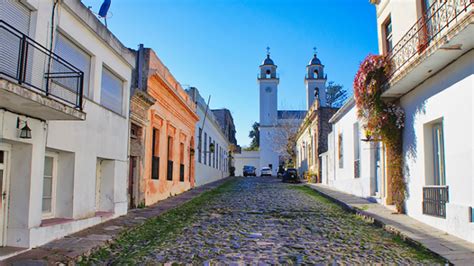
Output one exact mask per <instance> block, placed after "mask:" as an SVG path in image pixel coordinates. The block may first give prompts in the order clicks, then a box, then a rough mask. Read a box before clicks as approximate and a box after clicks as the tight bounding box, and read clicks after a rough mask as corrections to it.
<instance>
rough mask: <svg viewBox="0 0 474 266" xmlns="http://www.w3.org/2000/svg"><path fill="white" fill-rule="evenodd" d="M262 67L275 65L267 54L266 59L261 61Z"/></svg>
mask: <svg viewBox="0 0 474 266" xmlns="http://www.w3.org/2000/svg"><path fill="white" fill-rule="evenodd" d="M262 65H275V63H273V60H272V59H271V58H270V55H269V54H267V58H265V60H263V63H262Z"/></svg>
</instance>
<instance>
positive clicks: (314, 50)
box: [313, 46, 318, 55]
mask: <svg viewBox="0 0 474 266" xmlns="http://www.w3.org/2000/svg"><path fill="white" fill-rule="evenodd" d="M313 52H314V55H317V54H318V52H317V51H316V46H315V47H313Z"/></svg>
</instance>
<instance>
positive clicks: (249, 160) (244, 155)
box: [234, 151, 260, 176]
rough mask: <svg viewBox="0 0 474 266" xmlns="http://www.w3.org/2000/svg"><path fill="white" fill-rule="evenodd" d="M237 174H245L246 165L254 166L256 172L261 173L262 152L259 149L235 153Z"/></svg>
mask: <svg viewBox="0 0 474 266" xmlns="http://www.w3.org/2000/svg"><path fill="white" fill-rule="evenodd" d="M234 164H235V175H236V176H243V175H244V173H243V168H244V166H245V165H249V166H254V167H255V168H256V170H255V174H256V175H260V169H259V166H260V152H259V151H242V152H241V153H237V154H234Z"/></svg>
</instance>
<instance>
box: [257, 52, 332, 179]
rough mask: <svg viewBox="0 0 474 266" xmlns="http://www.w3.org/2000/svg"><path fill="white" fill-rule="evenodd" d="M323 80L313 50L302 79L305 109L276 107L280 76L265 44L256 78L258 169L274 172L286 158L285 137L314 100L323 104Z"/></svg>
mask: <svg viewBox="0 0 474 266" xmlns="http://www.w3.org/2000/svg"><path fill="white" fill-rule="evenodd" d="M326 81H327V76H326V75H325V73H324V65H323V64H322V63H321V61H320V60H319V58H318V57H317V54H316V51H315V52H314V54H313V58H311V60H310V61H309V63H308V65H307V66H306V75H305V79H304V82H305V86H306V103H307V108H306V110H278V84H279V82H280V78H279V75H278V72H277V65H276V64H275V63H274V62H273V60H272V59H271V58H270V52H269V48H267V56H266V58H265V59H264V60H263V62H262V64H261V65H260V72H259V74H258V78H257V82H258V85H259V90H260V91H259V95H260V121H259V123H260V136H259V137H260V169H261V168H263V167H270V168H271V169H272V173H273V175H276V174H277V171H278V167H279V166H280V165H283V164H284V162H285V161H287V160H288V159H290V158H289V155H288V153H287V143H288V138H289V137H290V136H291V135H294V134H295V133H296V132H297V130H298V128H299V127H300V125H301V123H302V122H303V119H304V118H305V116H306V114H307V112H308V110H310V108H311V107H312V106H313V104H314V102H315V101H318V102H319V105H318V106H321V107H324V106H326Z"/></svg>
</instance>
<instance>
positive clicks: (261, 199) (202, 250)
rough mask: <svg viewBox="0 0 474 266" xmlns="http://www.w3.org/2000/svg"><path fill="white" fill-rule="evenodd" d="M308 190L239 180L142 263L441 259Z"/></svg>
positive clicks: (260, 180) (413, 261)
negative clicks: (413, 246)
mask: <svg viewBox="0 0 474 266" xmlns="http://www.w3.org/2000/svg"><path fill="white" fill-rule="evenodd" d="M306 190H309V188H305V187H303V186H300V185H293V184H283V183H281V182H280V181H279V180H278V179H275V178H261V177H257V178H241V179H238V181H236V182H234V184H232V185H231V186H230V188H229V189H226V190H224V191H223V192H222V193H219V194H218V195H217V196H216V197H214V198H213V199H212V200H210V201H208V202H207V203H205V204H204V206H202V208H200V210H199V211H198V212H197V213H196V214H195V215H194V216H193V219H192V220H191V221H190V222H189V224H188V225H186V226H185V227H184V228H183V229H182V231H181V232H180V233H179V234H176V235H174V236H172V237H171V238H168V239H167V240H166V241H164V242H162V243H160V244H159V246H158V247H157V248H156V249H154V250H153V251H152V252H150V253H149V254H147V255H146V256H145V257H144V258H143V260H142V263H145V264H155V263H170V262H179V263H210V264H215V263H225V264H228V263H252V264H255V263H264V264H266V263H270V264H278V263H282V264H289V263H292V264H293V263H296V264H299V263H311V264H313V263H324V264H326V263H343V264H354V263H369V262H370V263H383V264H386V263H388V264H419V263H427V264H432V263H440V261H439V260H438V259H437V258H434V257H432V256H431V254H429V253H427V252H425V251H421V250H416V249H414V248H412V247H410V246H408V245H407V244H405V243H404V242H402V241H400V240H397V239H396V238H395V237H394V236H393V235H391V234H389V233H387V232H385V231H383V229H380V228H377V227H375V226H372V225H369V224H367V223H366V222H364V221H362V220H361V219H359V218H357V217H356V216H355V215H353V214H349V213H347V212H345V211H344V210H342V209H341V208H340V207H339V206H337V205H335V204H333V203H331V202H329V201H328V200H326V199H325V198H322V197H320V196H317V195H313V196H311V193H315V192H308V191H306Z"/></svg>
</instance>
